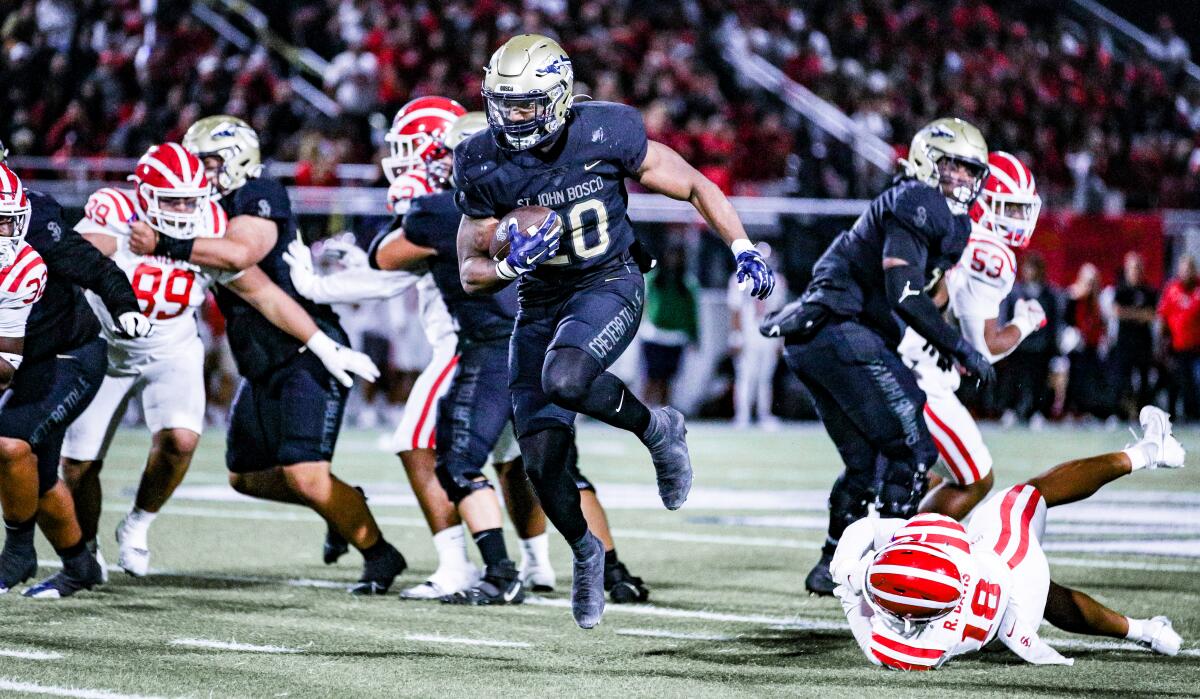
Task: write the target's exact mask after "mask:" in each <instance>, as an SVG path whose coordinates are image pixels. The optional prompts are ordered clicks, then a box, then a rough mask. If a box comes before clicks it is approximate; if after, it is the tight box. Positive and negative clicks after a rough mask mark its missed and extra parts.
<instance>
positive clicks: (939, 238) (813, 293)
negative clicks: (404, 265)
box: [803, 178, 971, 347]
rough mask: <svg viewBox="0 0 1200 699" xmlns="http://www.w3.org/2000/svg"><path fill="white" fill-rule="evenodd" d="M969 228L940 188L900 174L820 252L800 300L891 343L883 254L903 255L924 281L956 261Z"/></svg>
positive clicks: (894, 336)
mask: <svg viewBox="0 0 1200 699" xmlns="http://www.w3.org/2000/svg"><path fill="white" fill-rule="evenodd" d="M970 233H971V219H970V217H969V216H967V215H965V214H963V215H955V214H953V213H951V212H950V207H949V206H948V205H947V204H946V199H945V197H943V196H942V193H941V192H940V191H938V190H937V189H935V188H933V187H930V186H928V185H925V184H922V183H920V182H918V181H916V180H913V179H909V178H903V179H900V180H898V181H897V182H896V183H895V184H894V185H892V186H891V187H889V188H888V189H887V190H885V191H884V192H883V193H882V194H880V195H879V196H878V197H876V198H875V199H874V201H872V202H871V205H870V206H869V207H868V208H867V210H866V211H865V212H863V214H862V215H861V216H859V217H858V220H857V221H855V222H854V225H853V226H851V227H850V229H849V230H847V231H843V232H842V233H841V234H840V235H838V237H837V238H835V239H834V241H833V244H832V245H830V246H829V249H828V250H826V251H825V254H823V255H821V257H820V259H818V260H817V263H816V265H814V266H813V279H812V281H811V282H810V283H809V285H808V288H807V289H806V290H805V292H804V296H803V300H804V302H805V303H814V304H818V305H821V306H825V307H826V308H828V309H830V310H831V311H833V312H834V313H836V314H838V315H841V316H846V317H850V318H856V319H858V320H859V321H860V322H862V323H863V324H865V325H867V326H869V327H872V328H874V329H875V330H876V331H877V332H879V333H880V334H881V335H882V336H883V337H884V339H885V340H887V341H888V342H889V343H890V344H891V345H892V346H893V347H894V346H895V345H896V344H898V343H899V342H900V336H901V333H902V327H901V324H900V321H899V320H898V319H897V318H896V316H895V315H894V314H893V312H892V306H891V304H890V303H889V301H888V298H887V292H886V286H885V283H884V275H883V259H884V258H885V257H895V258H899V259H903V260H906V261H907V262H908V263H909V264H910V265H913V266H914V267H916V268H918V269H921V270H923V271H924V276H925V281H926V282H927V283H928V282H930V281H933V280H935V279H936V278H937V276H938V275H940V274H941V273H943V272H945V271H946V270H947V269H949V268H950V267H952V266H953V265H954V264H955V263H956V262H958V259H959V257H961V256H962V252H963V250H964V249H965V248H966V245H967V240H968V238H969V237H970Z"/></svg>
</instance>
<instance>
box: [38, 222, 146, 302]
mask: <svg viewBox="0 0 1200 699" xmlns="http://www.w3.org/2000/svg"><path fill="white" fill-rule="evenodd" d="M39 252H41V254H42V259H43V260H45V262H46V267H47V268H48V269H49V270H50V271H51V272H53V273H55V274H60V275H62V276H63V277H66V278H67V279H69V280H70V281H72V282H73V283H75V284H76V285H78V286H81V287H83V288H84V289H88V290H89V291H92V292H95V294H96V295H97V296H99V297H100V300H101V301H103V302H104V306H105V307H106V308H108V312H109V313H110V314H111V315H112V317H113V318H118V317H120V316H121V314H122V313H127V312H129V311H133V312H134V313H140V312H141V306H139V305H138V300H137V297H136V296H134V295H133V287H131V286H129V279H128V278H127V277H126V276H125V273H124V272H122V271H121V268H120V267H118V266H117V263H115V262H113V261H112V260H110V259H109V258H107V257H105V256H104V254H103V253H101V252H100V251H99V250H98V249H97V248H96V246H94V245H92V244H91V243H89V242H88V241H87V240H85V239H84V237H83V236H81V235H79V234H78V233H76V232H75V231H73V230H66V231H63V233H62V236H61V238H60V239H59V240H58V241H57V242H55V244H54V245H53V246H51V247H50V248H49V249H48V250H39Z"/></svg>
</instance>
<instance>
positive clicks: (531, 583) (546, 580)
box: [521, 560, 557, 592]
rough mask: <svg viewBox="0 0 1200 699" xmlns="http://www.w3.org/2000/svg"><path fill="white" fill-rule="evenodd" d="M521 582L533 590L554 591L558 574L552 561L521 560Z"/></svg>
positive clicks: (526, 587)
mask: <svg viewBox="0 0 1200 699" xmlns="http://www.w3.org/2000/svg"><path fill="white" fill-rule="evenodd" d="M521 583H522V584H523V585H524V586H525V589H527V590H530V591H532V592H554V585H555V584H556V583H557V576H556V575H555V574H554V567H553V566H551V565H550V561H542V560H538V561H534V562H533V563H530V562H529V561H528V560H523V561H521Z"/></svg>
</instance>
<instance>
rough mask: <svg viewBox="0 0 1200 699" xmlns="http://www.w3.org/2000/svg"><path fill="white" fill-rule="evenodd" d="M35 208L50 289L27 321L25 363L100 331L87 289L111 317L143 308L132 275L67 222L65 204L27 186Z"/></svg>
mask: <svg viewBox="0 0 1200 699" xmlns="http://www.w3.org/2000/svg"><path fill="white" fill-rule="evenodd" d="M26 194H28V196H29V204H30V207H31V208H32V213H31V215H30V219H29V233H28V234H27V235H26V236H25V242H27V243H29V245H30V246H32V247H33V249H34V250H37V252H38V254H39V255H41V256H42V260H43V261H44V262H45V263H46V272H47V274H46V289H45V291H44V292H43V294H42V298H41V299H40V300H39V301H38V302H37V303H36V304H34V306H33V309H32V310H31V311H30V313H29V320H28V321H27V322H26V323H25V352H24V355H23V356H24V358H25V363H24V364H22V366H29V365H30V364H33V363H34V362H36V361H37V360H39V359H43V358H46V357H49V356H52V355H55V354H61V353H63V352H65V351H67V350H69V349H73V348H75V347H78V346H80V345H82V344H84V343H85V342H90V341H92V340H94V339H95V338H96V337H98V336H99V335H100V321H99V320H97V319H96V314H95V313H93V312H92V307H91V306H89V305H88V302H87V300H86V299H85V298H84V297H83V291H82V289H89V290H91V291H92V292H94V293H95V294H96V295H97V296H99V297H100V300H101V301H103V302H104V305H105V306H106V307H107V308H108V310H109V312H110V313H111V314H112V316H113V318H116V317H118V316H120V315H121V314H122V313H126V312H129V311H133V312H135V313H140V312H141V308H140V306H138V301H137V297H136V296H134V294H133V288H132V287H130V286H129V279H128V278H126V276H125V273H124V272H122V271H121V268H120V267H118V266H117V264H116V263H115V262H113V261H112V260H110V259H108V258H107V257H105V256H104V254H103V253H101V252H100V251H99V250H98V249H96V247H95V246H94V245H92V244H91V243H89V242H88V241H87V240H86V239H85V238H84V237H83V236H81V235H79V233H76V232H75V230H74V229H72V228H68V227H67V226H64V225H63V217H62V207H61V206H59V204H58V202H57V201H55V200H54V197H52V196H50V195H48V194H42V193H41V192H34V191H27V192H26Z"/></svg>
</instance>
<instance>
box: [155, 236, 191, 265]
mask: <svg viewBox="0 0 1200 699" xmlns="http://www.w3.org/2000/svg"><path fill="white" fill-rule="evenodd" d="M195 245H196V241H195V239H193V238H189V239H187V240H184V239H182V238H172V237H171V236H169V235H163V234H161V233H159V234H158V240H157V242H155V244H154V254H155V255H157V256H159V257H169V258H171V259H172V260H182V261H183V262H187V261H188V260H189V259H190V258H191V257H192V248H193V247H194V246H195Z"/></svg>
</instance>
